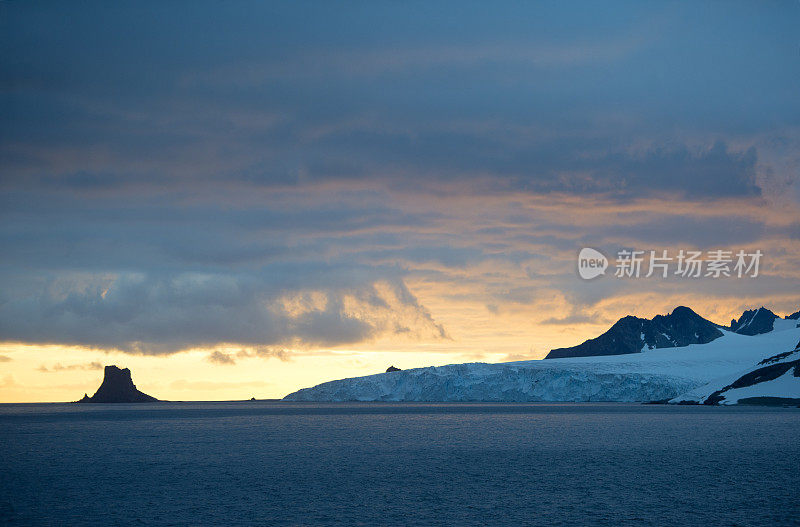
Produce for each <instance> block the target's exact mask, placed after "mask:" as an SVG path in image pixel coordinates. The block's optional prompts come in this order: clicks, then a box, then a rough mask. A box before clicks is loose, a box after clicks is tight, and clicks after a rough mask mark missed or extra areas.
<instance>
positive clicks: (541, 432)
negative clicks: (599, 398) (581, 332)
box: [0, 401, 800, 526]
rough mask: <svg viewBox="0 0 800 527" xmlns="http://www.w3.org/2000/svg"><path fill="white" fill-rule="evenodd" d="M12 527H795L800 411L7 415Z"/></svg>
mask: <svg viewBox="0 0 800 527" xmlns="http://www.w3.org/2000/svg"><path fill="white" fill-rule="evenodd" d="M0 445H2V447H1V448H2V449H1V450H0V452H1V453H0V522H1V523H2V524H6V525H26V526H27V525H103V526H105V525H225V526H229V525H389V526H409V525H547V526H558V525H580V526H587V525H588V526H592V525H609V526H618V525H637V526H640V525H657V526H664V525H730V526H733V525H741V526H746V525H765V526H766V525H769V526H778V525H800V409H796V408H787V409H782V408H756V407H742V408H718V407H702V406H700V407H698V406H695V407H691V406H661V405H640V404H607V403H589V404H575V403H570V404H554V403H542V404H536V403H532V404H478V403H474V404H473V403H460V404H435V403H430V404H417V403H329V404H316V403H287V402H278V401H272V402H219V403H194V402H191V403H152V404H138V405H77V404H6V405H0Z"/></svg>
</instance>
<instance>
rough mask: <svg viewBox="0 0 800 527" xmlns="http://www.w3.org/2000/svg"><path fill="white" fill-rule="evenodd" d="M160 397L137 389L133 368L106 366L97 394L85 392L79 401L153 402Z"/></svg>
mask: <svg viewBox="0 0 800 527" xmlns="http://www.w3.org/2000/svg"><path fill="white" fill-rule="evenodd" d="M156 401H158V399H156V398H155V397H151V396H150V395H147V394H146V393H142V392H140V391H139V390H137V389H136V386H135V385H134V384H133V379H132V378H131V370H129V369H128V368H125V369H120V368H117V367H116V366H106V368H105V375H104V376H103V383H102V384H101V385H100V388H98V389H97V391H96V392H95V394H94V395H93V396H91V397H89V394H84V396H83V399H81V400H80V401H78V402H79V403H152V402H156Z"/></svg>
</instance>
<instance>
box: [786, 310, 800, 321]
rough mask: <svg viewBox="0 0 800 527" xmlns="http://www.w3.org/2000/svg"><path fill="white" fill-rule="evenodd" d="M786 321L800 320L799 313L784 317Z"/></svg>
mask: <svg viewBox="0 0 800 527" xmlns="http://www.w3.org/2000/svg"><path fill="white" fill-rule="evenodd" d="M786 320H800V311H795V312H794V313H792V314H791V315H786Z"/></svg>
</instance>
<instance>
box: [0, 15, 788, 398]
mask: <svg viewBox="0 0 800 527" xmlns="http://www.w3.org/2000/svg"><path fill="white" fill-rule="evenodd" d="M798 27H800V3H798V2H795V1H785V2H779V1H767V2H721V1H720V2H659V3H651V2H646V3H645V2H608V3H598V2H570V3H563V2H537V3H534V2H508V3H502V4H500V5H497V4H493V5H491V6H489V5H488V4H486V3H478V2H383V1H377V2H376V1H369V2H344V3H329V2H302V1H292V2H237V3H225V2H204V1H198V2H191V3H186V2H113V3H109V2H70V3H65V2H17V1H4V2H0V253H1V254H2V257H1V258H0V402H20V401H68V400H76V399H78V398H80V397H81V396H82V395H83V393H84V392H89V394H90V395H91V394H92V393H93V391H94V390H95V389H96V388H97V386H98V385H99V383H100V380H101V379H102V366H103V365H106V364H116V365H118V366H120V367H129V368H131V370H132V372H133V379H134V382H135V383H136V384H137V386H138V387H139V388H140V389H141V390H143V391H145V392H146V393H149V394H151V395H154V396H156V397H159V398H162V399H170V400H221V399H245V398H250V397H252V396H255V397H257V398H274V397H282V396H283V395H286V394H287V393H290V392H292V391H294V390H296V389H299V388H302V387H306V386H311V385H314V384H317V383H319V382H323V381H326V380H333V379H337V378H343V377H353V376H359V375H367V374H372V373H378V372H381V371H384V370H385V369H386V368H387V367H388V366H389V365H394V366H397V367H400V368H403V369H405V368H412V367H420V366H429V365H441V364H448V363H458V362H474V361H485V362H498V361H512V360H527V359H537V358H542V357H543V356H544V355H546V354H547V352H548V351H549V350H550V349H552V348H557V347H562V346H571V345H575V344H578V343H580V342H582V341H583V340H585V339H587V338H590V337H594V336H597V335H598V334H600V333H602V332H603V331H605V329H607V328H608V327H609V326H610V325H611V324H613V322H614V321H615V320H617V319H618V318H620V317H622V316H625V315H628V314H635V315H638V316H643V317H652V316H654V315H656V314H659V313H662V314H663V313H668V312H670V311H671V310H672V309H674V308H675V307H676V306H679V305H687V306H690V307H692V308H693V309H694V310H695V311H697V312H698V313H699V314H700V315H702V316H704V317H706V318H709V319H710V320H712V321H714V322H718V323H720V324H727V323H729V321H730V319H731V318H733V317H738V316H739V315H741V313H742V311H743V310H744V309H750V308H755V307H759V306H761V305H765V306H767V307H770V308H771V309H773V310H774V311H775V312H776V313H778V314H779V315H785V314H788V313H793V312H795V311H797V310H798V309H800V97H798V93H800V34H798V32H797V28H798ZM584 247H591V248H595V249H598V250H600V251H601V252H602V253H603V254H605V255H607V256H608V257H609V258H610V259H611V263H610V266H611V267H610V269H609V270H608V272H607V273H606V274H605V275H604V276H600V277H598V278H595V279H593V280H584V279H582V278H581V277H580V276H579V274H578V272H577V256H578V252H579V251H580V250H581V248H584ZM620 250H643V251H646V252H648V251H650V250H656V251H658V252H659V253H660V252H661V251H663V250H666V251H668V254H670V255H673V254H677V253H678V251H680V250H685V251H690V250H693V251H701V252H702V253H703V254H704V255H705V254H707V253H708V252H709V251H713V250H730V251H734V252H735V251H739V250H744V251H747V253H748V254H751V253H752V252H754V251H756V250H758V251H761V252H762V253H763V256H762V257H761V259H760V269H759V273H758V275H757V276H755V277H754V276H745V277H742V278H739V277H737V276H732V277H720V278H715V277H706V276H701V277H699V278H687V277H682V276H679V275H675V274H674V273H671V272H670V273H669V275H668V276H667V277H666V278H665V277H663V276H661V275H659V274H656V275H654V276H651V277H649V278H645V277H643V276H642V277H639V278H635V277H628V278H618V277H615V276H614V267H615V264H616V262H617V260H616V259H615V255H617V254H618V252H619V251H620Z"/></svg>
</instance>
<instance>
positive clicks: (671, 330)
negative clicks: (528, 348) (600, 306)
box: [545, 306, 722, 359]
mask: <svg viewBox="0 0 800 527" xmlns="http://www.w3.org/2000/svg"><path fill="white" fill-rule="evenodd" d="M721 336H722V332H721V331H720V330H719V327H718V326H717V324H714V323H713V322H711V321H709V320H706V319H704V318H703V317H701V316H700V315H698V314H697V313H695V312H694V311H692V310H691V309H689V308H688V307H684V306H679V307H676V308H675V309H674V310H673V311H672V313H670V314H668V315H657V316H656V317H654V318H653V319H652V320H648V319H646V318H638V317H634V316H630V315H628V316H626V317H623V318H621V319H619V320H618V321H617V322H616V323H615V324H614V325H613V326H611V329H609V330H608V331H606V332H605V333H603V334H602V335H600V336H599V337H597V338H594V339H589V340H587V341H586V342H584V343H582V344H579V345H577V346H573V347H571V348H559V349H554V350H552V351H550V353H548V354H547V357H545V358H546V359H557V358H565V357H594V356H598V355H624V354H629V353H640V352H642V351H644V350H647V349H654V348H676V347H682V346H688V345H689V344H706V343H708V342H711V341H712V340H714V339H716V338H719V337H721Z"/></svg>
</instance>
